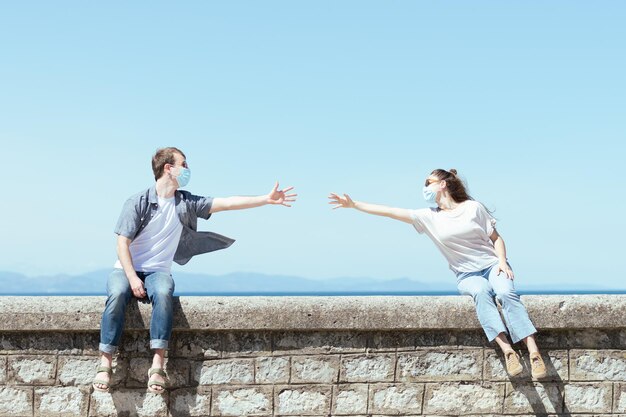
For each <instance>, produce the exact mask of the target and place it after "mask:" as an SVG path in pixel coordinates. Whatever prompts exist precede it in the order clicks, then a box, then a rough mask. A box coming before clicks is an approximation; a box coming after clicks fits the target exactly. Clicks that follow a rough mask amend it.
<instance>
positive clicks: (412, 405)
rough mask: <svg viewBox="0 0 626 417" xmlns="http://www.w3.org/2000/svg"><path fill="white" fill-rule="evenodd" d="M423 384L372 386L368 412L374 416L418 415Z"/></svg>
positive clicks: (420, 407) (420, 409)
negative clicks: (374, 414)
mask: <svg viewBox="0 0 626 417" xmlns="http://www.w3.org/2000/svg"><path fill="white" fill-rule="evenodd" d="M423 394H424V385H423V384H372V385H371V386H370V400H369V412H370V413H376V414H392V415H398V414H408V415H413V414H420V413H421V411H422V396H423Z"/></svg>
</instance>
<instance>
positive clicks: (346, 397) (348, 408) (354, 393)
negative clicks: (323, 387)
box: [332, 384, 369, 416]
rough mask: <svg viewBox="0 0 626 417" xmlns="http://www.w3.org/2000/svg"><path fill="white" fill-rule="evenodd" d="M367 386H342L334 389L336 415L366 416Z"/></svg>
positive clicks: (333, 409) (333, 403) (333, 411)
mask: <svg viewBox="0 0 626 417" xmlns="http://www.w3.org/2000/svg"><path fill="white" fill-rule="evenodd" d="M368 390H369V388H368V385H367V384H340V385H335V386H334V387H333V402H332V405H333V408H332V413H333V414H335V415H350V416H353V415H355V414H366V413H367V398H368Z"/></svg>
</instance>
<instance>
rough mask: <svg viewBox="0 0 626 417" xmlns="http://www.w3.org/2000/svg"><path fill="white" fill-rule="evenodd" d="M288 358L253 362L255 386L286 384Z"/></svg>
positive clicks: (259, 359) (288, 370)
mask: <svg viewBox="0 0 626 417" xmlns="http://www.w3.org/2000/svg"><path fill="white" fill-rule="evenodd" d="M290 368H291V365H290V361H289V357H267V358H257V359H256V360H255V382H256V383H257V384H286V383H288V382H289V375H290Z"/></svg>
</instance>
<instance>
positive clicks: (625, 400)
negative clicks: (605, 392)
mask: <svg viewBox="0 0 626 417" xmlns="http://www.w3.org/2000/svg"><path fill="white" fill-rule="evenodd" d="M613 395H614V400H613V413H626V383H620V384H613Z"/></svg>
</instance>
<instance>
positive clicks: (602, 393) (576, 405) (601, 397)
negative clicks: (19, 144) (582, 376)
mask: <svg viewBox="0 0 626 417" xmlns="http://www.w3.org/2000/svg"><path fill="white" fill-rule="evenodd" d="M612 393H613V385H612V384H611V383H610V382H605V383H601V382H598V383H570V384H568V385H565V393H564V394H565V409H567V410H568V411H569V412H571V413H610V412H611V408H612V407H611V404H612V400H613V399H612Z"/></svg>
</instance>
